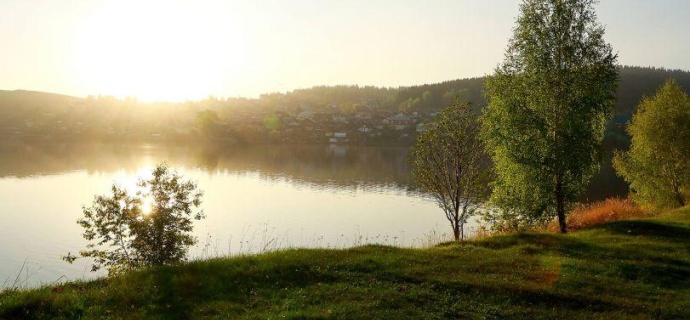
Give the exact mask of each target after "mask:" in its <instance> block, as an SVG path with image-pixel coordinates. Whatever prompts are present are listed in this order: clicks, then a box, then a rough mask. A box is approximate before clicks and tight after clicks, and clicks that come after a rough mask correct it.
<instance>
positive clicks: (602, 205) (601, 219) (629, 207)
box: [547, 198, 649, 232]
mask: <svg viewBox="0 0 690 320" xmlns="http://www.w3.org/2000/svg"><path fill="white" fill-rule="evenodd" d="M646 216H649V213H647V212H646V211H644V210H642V209H641V208H640V207H638V206H637V205H635V204H634V203H633V202H632V201H631V200H629V199H618V198H613V199H606V200H604V201H599V202H595V203H591V204H580V205H577V206H575V208H574V209H573V210H572V211H571V212H570V214H569V215H568V218H567V221H568V229H570V230H573V231H574V230H580V229H585V228H588V227H591V226H593V225H597V224H600V223H605V222H610V221H617V220H623V219H630V218H639V217H646ZM547 228H548V230H549V231H553V232H558V230H559V226H558V222H557V221H552V222H551V223H550V224H549V225H548V227H547Z"/></svg>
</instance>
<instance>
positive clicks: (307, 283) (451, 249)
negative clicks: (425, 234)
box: [0, 207, 690, 319]
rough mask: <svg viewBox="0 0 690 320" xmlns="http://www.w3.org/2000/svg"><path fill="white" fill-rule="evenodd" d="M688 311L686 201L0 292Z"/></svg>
mask: <svg viewBox="0 0 690 320" xmlns="http://www.w3.org/2000/svg"><path fill="white" fill-rule="evenodd" d="M15 318H17V319H18V318H21V319H26V318H36V319H41V318H67V319H74V318H87V319H88V318H127V319H137V318H142V319H143V318H146V319H157V318H158V319H166V318H224V319H226V318H240V319H242V318H249V319H251V318H297V319H299V318H310V319H311V318H324V319H327V318H347V319H373V318H377V319H386V318H387V319H421V318H425V319H430V318H442V319H443V318H445V319H451V318H470V319H504V318H511V319H539V318H577V319H588V318H615V319H640V318H644V319H652V318H660V319H682V318H690V207H685V208H682V209H677V210H673V211H669V212H666V213H663V214H660V215H658V216H656V217H653V218H646V219H633V220H621V221H616V222H611V223H605V224H601V225H597V226H594V227H592V228H589V229H586V230H583V231H579V232H574V233H571V234H568V235H558V234H552V233H516V234H508V235H499V236H493V237H488V238H483V239H477V240H472V241H467V242H465V243H460V244H458V243H446V244H443V245H439V246H437V247H434V248H428V249H409V248H395V247H388V246H378V245H368V246H361V247H355V248H350V249H289V250H282V251H276V252H270V253H266V254H261V255H252V256H243V257H232V258H218V259H211V260H202V261H193V262H189V263H186V264H184V265H179V266H173V267H160V268H151V269H146V270H141V271H137V272H132V273H130V274H126V275H123V276H118V277H113V278H109V279H99V280H95V281H88V282H80V281H77V282H70V283H65V284H60V285H56V286H46V287H42V288H38V289H32V290H12V291H7V292H4V293H2V294H0V319H15Z"/></svg>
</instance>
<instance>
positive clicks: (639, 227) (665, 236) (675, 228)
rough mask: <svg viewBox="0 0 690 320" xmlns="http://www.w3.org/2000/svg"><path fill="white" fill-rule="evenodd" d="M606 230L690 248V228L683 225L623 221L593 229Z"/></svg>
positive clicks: (648, 221) (646, 221)
mask: <svg viewBox="0 0 690 320" xmlns="http://www.w3.org/2000/svg"><path fill="white" fill-rule="evenodd" d="M591 229H592V230H605V231H607V232H610V233H612V234H624V235H630V236H643V237H653V238H657V239H660V240H664V241H673V242H675V243H678V242H680V243H683V244H684V245H686V246H690V228H688V227H684V226H681V225H670V224H662V223H658V222H655V221H650V220H621V221H616V222H611V223H605V224H601V225H598V226H594V227H592V228H591Z"/></svg>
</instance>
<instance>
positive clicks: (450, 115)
mask: <svg viewBox="0 0 690 320" xmlns="http://www.w3.org/2000/svg"><path fill="white" fill-rule="evenodd" d="M478 134H479V123H478V121H477V118H476V116H475V115H473V114H472V110H471V108H470V106H469V104H468V103H456V104H454V105H451V106H449V107H447V108H446V109H444V110H443V111H441V113H440V114H439V115H438V118H436V120H435V121H434V122H433V123H431V125H430V126H429V129H428V130H427V131H426V132H424V133H422V134H421V135H420V136H419V138H418V139H417V143H416V144H415V146H414V147H413V149H412V161H413V162H412V164H413V170H412V178H413V180H414V181H415V183H416V184H417V185H418V186H419V188H420V189H421V190H422V191H424V192H428V193H430V194H431V195H433V196H434V198H435V199H436V202H437V203H438V205H439V207H441V209H443V211H444V212H445V214H446V218H447V219H448V221H449V222H450V225H451V227H452V228H453V236H454V238H455V240H456V241H458V240H462V239H463V238H464V228H463V227H464V224H465V222H467V219H469V218H470V217H471V216H472V215H473V214H474V213H475V211H476V210H477V208H479V207H480V206H481V204H482V202H483V201H484V200H485V199H486V197H487V196H488V194H489V186H488V184H489V181H490V179H491V171H490V170H489V166H488V164H487V162H488V159H487V157H486V155H485V153H484V146H483V145H482V143H481V141H480V139H479V136H478Z"/></svg>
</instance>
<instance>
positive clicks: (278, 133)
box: [0, 105, 436, 145]
mask: <svg viewBox="0 0 690 320" xmlns="http://www.w3.org/2000/svg"><path fill="white" fill-rule="evenodd" d="M168 108H169V109H168V112H163V113H162V112H160V108H159V109H158V110H157V112H153V111H150V112H148V113H147V112H146V110H143V109H142V108H139V109H137V110H134V109H131V108H124V109H123V110H120V111H119V112H113V108H102V109H103V110H101V112H100V113H99V111H98V109H99V108H98V107H96V108H89V107H84V106H71V107H69V108H68V109H67V110H69V112H43V113H40V114H34V115H33V116H32V117H30V118H28V119H27V118H26V117H24V119H23V120H22V121H19V122H18V121H13V122H11V123H5V124H4V125H2V124H0V137H2V138H3V139H4V140H6V141H7V140H9V141H108V142H110V141H147V142H149V141H151V142H153V141H165V142H203V143H221V144H254V143H296V144H305V143H306V144H309V143H315V144H357V145H368V144H372V145H376V144H384V143H385V144H395V145H397V144H400V145H409V144H411V143H413V142H414V141H415V140H416V137H417V135H419V134H420V133H422V132H424V131H426V130H427V128H428V126H429V123H430V122H431V121H432V120H433V118H434V117H435V116H436V111H428V112H421V111H412V112H403V111H399V110H395V111H393V110H381V109H379V108H375V107H360V108H358V110H357V111H353V112H342V111H341V108H339V106H338V105H332V106H330V107H326V108H320V109H318V110H312V109H310V108H308V107H303V108H297V110H294V111H292V112H291V111H286V110H279V111H271V110H266V109H265V108H258V109H248V108H242V109H239V110H229V109H228V108H213V107H211V108H209V109H202V108H203V106H196V107H189V106H187V108H185V107H179V106H178V107H170V106H168ZM55 110H65V109H61V108H55ZM75 110H77V111H75ZM142 110H143V111H142ZM128 112H129V113H128Z"/></svg>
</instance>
